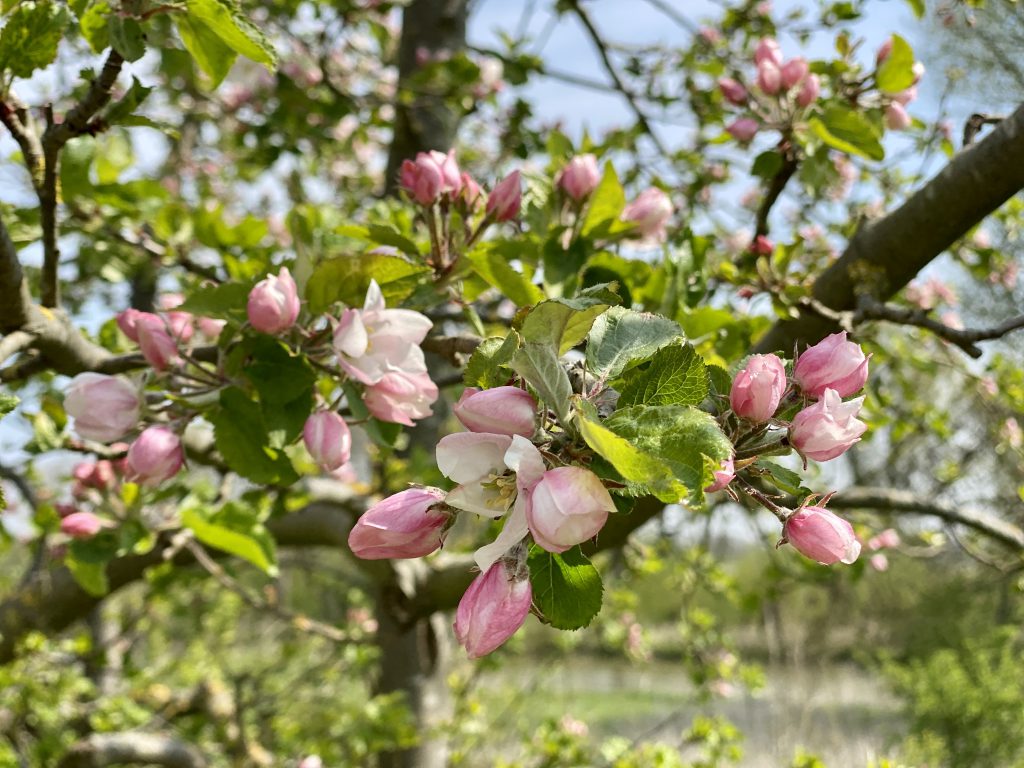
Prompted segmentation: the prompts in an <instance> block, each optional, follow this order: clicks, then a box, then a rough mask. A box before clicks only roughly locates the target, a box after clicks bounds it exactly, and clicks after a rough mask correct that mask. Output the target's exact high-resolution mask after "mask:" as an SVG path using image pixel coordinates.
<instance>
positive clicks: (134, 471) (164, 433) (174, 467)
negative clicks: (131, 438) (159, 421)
mask: <svg viewBox="0 0 1024 768" xmlns="http://www.w3.org/2000/svg"><path fill="white" fill-rule="evenodd" d="M184 462H185V452H184V450H183V448H182V446H181V438H179V437H178V435H177V434H175V433H174V431H173V430H171V429H170V428H169V427H164V426H154V427H148V428H146V429H145V430H143V432H142V434H141V435H139V436H138V437H137V438H136V439H135V442H134V443H132V444H131V447H130V448H129V449H128V476H129V477H130V478H131V479H132V480H134V481H135V482H138V483H142V484H143V485H159V484H160V483H162V482H164V481H165V480H169V479H170V478H172V477H174V475H176V474H177V473H178V470H180V469H181V467H182V465H183V464H184Z"/></svg>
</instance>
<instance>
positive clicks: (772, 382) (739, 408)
mask: <svg viewBox="0 0 1024 768" xmlns="http://www.w3.org/2000/svg"><path fill="white" fill-rule="evenodd" d="M785 391H786V366H785V365H783V363H782V361H781V360H780V359H779V358H778V357H776V356H775V355H753V356H751V357H750V359H749V360H748V361H747V365H746V367H745V368H744V369H743V370H742V371H740V372H739V373H737V374H736V378H735V379H733V382H732V389H731V390H730V392H729V402H730V404H731V406H732V410H733V412H734V413H735V414H736V415H737V416H741V417H742V418H744V419H749V420H750V421H754V422H764V421H768V419H770V418H771V417H772V416H774V415H775V411H776V410H778V407H779V402H781V400H782V395H783V393H784V392H785Z"/></svg>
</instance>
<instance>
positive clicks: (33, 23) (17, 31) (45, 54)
mask: <svg viewBox="0 0 1024 768" xmlns="http://www.w3.org/2000/svg"><path fill="white" fill-rule="evenodd" d="M70 19H71V13H70V11H68V8H67V6H66V5H64V4H63V3H58V2H52V0H45V2H43V1H41V2H32V0H26V1H25V2H22V3H19V4H18V5H17V6H16V7H15V8H14V10H13V11H11V13H10V15H9V16H8V17H7V23H6V24H5V25H4V28H3V29H2V30H0V72H2V71H4V70H7V71H9V72H10V73H11V74H12V75H14V76H15V77H29V76H30V75H31V74H32V73H33V72H34V71H36V70H37V69H43V68H44V67H48V66H49V65H50V64H52V63H53V62H54V60H56V58H57V45H58V43H60V40H61V37H62V36H63V34H64V27H65V26H66V25H67V24H68V21H69V20H70Z"/></svg>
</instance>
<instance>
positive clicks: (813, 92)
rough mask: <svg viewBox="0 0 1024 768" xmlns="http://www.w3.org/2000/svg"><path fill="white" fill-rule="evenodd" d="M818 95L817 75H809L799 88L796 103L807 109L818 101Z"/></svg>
mask: <svg viewBox="0 0 1024 768" xmlns="http://www.w3.org/2000/svg"><path fill="white" fill-rule="evenodd" d="M820 95H821V80H820V78H819V77H818V76H817V75H814V74H811V75H808V76H807V77H806V79H805V80H804V82H803V84H802V85H801V86H800V90H799V91H798V92H797V94H796V103H797V104H798V105H799V106H801V107H809V106H811V104H813V103H814V102H815V101H817V100H818V96H820Z"/></svg>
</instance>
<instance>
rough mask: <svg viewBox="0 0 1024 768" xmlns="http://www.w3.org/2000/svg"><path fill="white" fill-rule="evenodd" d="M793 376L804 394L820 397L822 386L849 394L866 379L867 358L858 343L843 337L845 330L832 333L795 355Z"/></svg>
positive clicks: (857, 388)
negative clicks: (796, 356)
mask: <svg viewBox="0 0 1024 768" xmlns="http://www.w3.org/2000/svg"><path fill="white" fill-rule="evenodd" d="M793 379H794V380H795V381H796V383H797V384H798V385H799V387H800V389H801V390H802V391H803V393H804V394H805V395H807V396H808V397H814V398H818V397H821V396H822V394H823V393H824V392H825V390H826V389H834V390H835V391H836V392H838V393H839V396H840V397H849V396H850V395H852V394H854V393H856V392H859V391H860V390H861V389H863V388H864V383H865V382H866V381H867V380H868V358H867V356H866V355H865V354H864V350H863V349H861V347H860V344H856V343H854V342H852V341H847V340H846V331H841V332H840V333H833V334H832V335H830V336H826V337H825V338H824V339H822V340H821V341H819V342H818V343H817V344H815V345H814V346H813V347H808V348H807V349H805V350H804V351H803V354H801V355H800V356H799V357H798V358H797V359H796V364H795V365H794V367H793Z"/></svg>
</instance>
